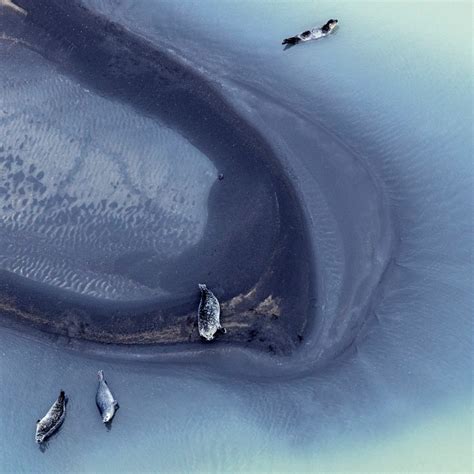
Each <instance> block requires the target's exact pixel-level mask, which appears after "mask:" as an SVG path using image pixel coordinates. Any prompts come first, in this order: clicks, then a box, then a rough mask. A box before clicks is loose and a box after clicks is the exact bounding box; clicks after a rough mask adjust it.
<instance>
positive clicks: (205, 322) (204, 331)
mask: <svg viewBox="0 0 474 474" xmlns="http://www.w3.org/2000/svg"><path fill="white" fill-rule="evenodd" d="M199 289H200V290H201V301H200V302H199V310H198V329H199V334H200V336H201V337H203V338H204V339H206V340H208V341H212V340H213V339H214V336H215V334H216V332H217V331H221V332H223V333H225V332H226V330H225V329H224V328H223V327H222V326H221V323H220V320H219V318H220V314H221V308H220V306H219V301H218V299H217V298H216V297H215V295H214V293H213V292H212V291H211V290H208V288H207V286H206V285H202V284H200V285H199Z"/></svg>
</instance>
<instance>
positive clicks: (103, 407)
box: [95, 370, 119, 423]
mask: <svg viewBox="0 0 474 474" xmlns="http://www.w3.org/2000/svg"><path fill="white" fill-rule="evenodd" d="M97 377H98V378H99V386H98V387H97V394H96V396H95V403H96V404H97V408H98V409H99V412H100V415H101V416H102V421H103V422H104V423H108V422H109V421H111V420H112V418H113V417H114V415H115V412H116V411H117V410H118V409H119V404H118V402H117V400H115V399H114V396H113V395H112V392H111V391H110V388H109V386H108V385H107V382H106V381H105V378H104V371H103V370H99V372H97Z"/></svg>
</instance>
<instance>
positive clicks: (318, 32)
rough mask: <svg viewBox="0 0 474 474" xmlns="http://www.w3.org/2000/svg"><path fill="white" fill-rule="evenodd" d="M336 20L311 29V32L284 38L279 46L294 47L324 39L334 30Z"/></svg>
mask: <svg viewBox="0 0 474 474" xmlns="http://www.w3.org/2000/svg"><path fill="white" fill-rule="evenodd" d="M337 24H338V20H335V19H332V18H331V19H330V20H328V21H327V22H326V23H325V24H324V25H323V26H321V27H320V28H319V27H315V28H312V29H311V30H307V31H303V33H300V34H299V35H296V36H291V37H290V38H285V39H284V40H283V42H282V43H281V44H284V45H286V47H287V48H289V47H291V46H294V45H296V44H298V43H300V42H302V41H303V42H304V41H311V40H317V39H319V38H324V37H325V36H327V35H328V34H330V33H331V32H332V31H333V30H334V28H336V26H337Z"/></svg>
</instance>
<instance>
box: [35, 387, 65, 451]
mask: <svg viewBox="0 0 474 474" xmlns="http://www.w3.org/2000/svg"><path fill="white" fill-rule="evenodd" d="M67 400H68V399H67V397H66V395H65V394H64V391H63V390H61V392H60V393H59V397H58V399H57V400H56V401H55V402H54V403H53V405H52V406H51V408H50V409H49V410H48V413H46V415H45V416H44V417H43V418H41V420H37V422H36V442H37V443H38V444H41V443H43V442H44V441H45V440H46V439H47V438H49V437H50V436H51V435H52V434H53V433H54V432H56V431H57V430H58V429H59V428H60V426H61V425H62V424H63V421H64V417H65V416H66V404H67Z"/></svg>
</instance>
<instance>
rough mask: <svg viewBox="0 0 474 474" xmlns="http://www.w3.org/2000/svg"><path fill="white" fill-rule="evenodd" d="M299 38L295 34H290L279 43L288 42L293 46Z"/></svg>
mask: <svg viewBox="0 0 474 474" xmlns="http://www.w3.org/2000/svg"><path fill="white" fill-rule="evenodd" d="M300 41H301V40H300V39H299V38H298V37H297V36H292V37H291V38H285V39H284V40H283V42H282V43H281V44H288V45H290V46H294V45H295V44H298V43H299V42H300Z"/></svg>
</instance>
